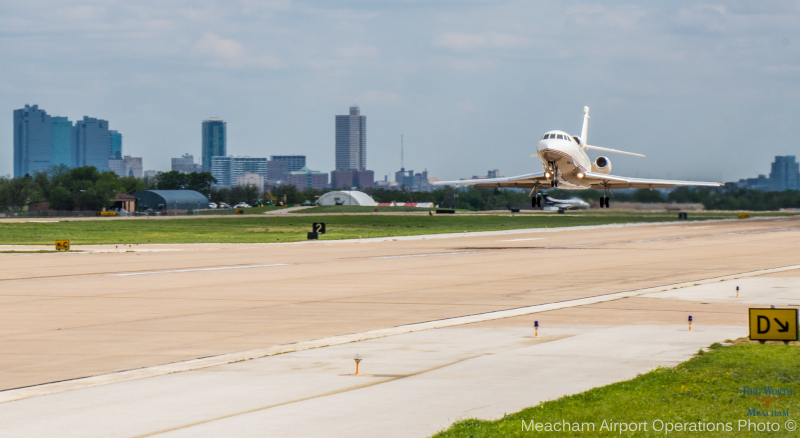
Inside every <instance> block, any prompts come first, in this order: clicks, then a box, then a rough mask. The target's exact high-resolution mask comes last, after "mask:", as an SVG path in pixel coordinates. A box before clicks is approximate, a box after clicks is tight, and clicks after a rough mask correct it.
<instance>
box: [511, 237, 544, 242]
mask: <svg viewBox="0 0 800 438" xmlns="http://www.w3.org/2000/svg"><path fill="white" fill-rule="evenodd" d="M544 239H547V238H546V237H530V238H527V239H509V240H501V241H500V242H524V241H527V240H544Z"/></svg>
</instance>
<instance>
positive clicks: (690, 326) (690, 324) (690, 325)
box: [689, 315, 692, 331]
mask: <svg viewBox="0 0 800 438" xmlns="http://www.w3.org/2000/svg"><path fill="white" fill-rule="evenodd" d="M689 331H692V315H689Z"/></svg>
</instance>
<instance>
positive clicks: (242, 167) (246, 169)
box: [211, 156, 267, 187]
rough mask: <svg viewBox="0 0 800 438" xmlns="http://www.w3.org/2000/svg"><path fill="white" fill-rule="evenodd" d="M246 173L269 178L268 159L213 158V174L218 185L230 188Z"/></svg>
mask: <svg viewBox="0 0 800 438" xmlns="http://www.w3.org/2000/svg"><path fill="white" fill-rule="evenodd" d="M245 173H257V174H259V175H261V176H262V177H263V178H265V179H266V178H267V159H266V158H261V157H240V156H224V157H223V156H221V157H212V158H211V174H212V175H214V178H216V180H217V184H218V185H220V186H223V187H230V186H232V185H234V184H236V180H237V178H239V177H240V176H242V175H244V174H245Z"/></svg>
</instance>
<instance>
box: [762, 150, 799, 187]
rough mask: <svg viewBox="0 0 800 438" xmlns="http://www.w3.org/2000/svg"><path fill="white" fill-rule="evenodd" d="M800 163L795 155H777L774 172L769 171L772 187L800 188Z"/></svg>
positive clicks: (773, 164) (773, 165)
mask: <svg viewBox="0 0 800 438" xmlns="http://www.w3.org/2000/svg"><path fill="white" fill-rule="evenodd" d="M798 174H800V163H798V162H797V161H796V160H795V156H794V155H787V156H785V157H779V156H778V157H775V162H774V163H772V172H770V173H769V180H770V188H771V189H772V190H774V191H778V192H782V191H784V190H798V189H800V181H798V178H799V176H798Z"/></svg>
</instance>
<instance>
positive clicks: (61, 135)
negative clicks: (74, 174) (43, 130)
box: [50, 116, 72, 166]
mask: <svg viewBox="0 0 800 438" xmlns="http://www.w3.org/2000/svg"><path fill="white" fill-rule="evenodd" d="M50 164H52V165H56V166H59V165H62V164H63V165H65V166H71V165H72V122H70V121H69V119H68V118H66V117H57V116H52V117H50Z"/></svg>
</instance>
